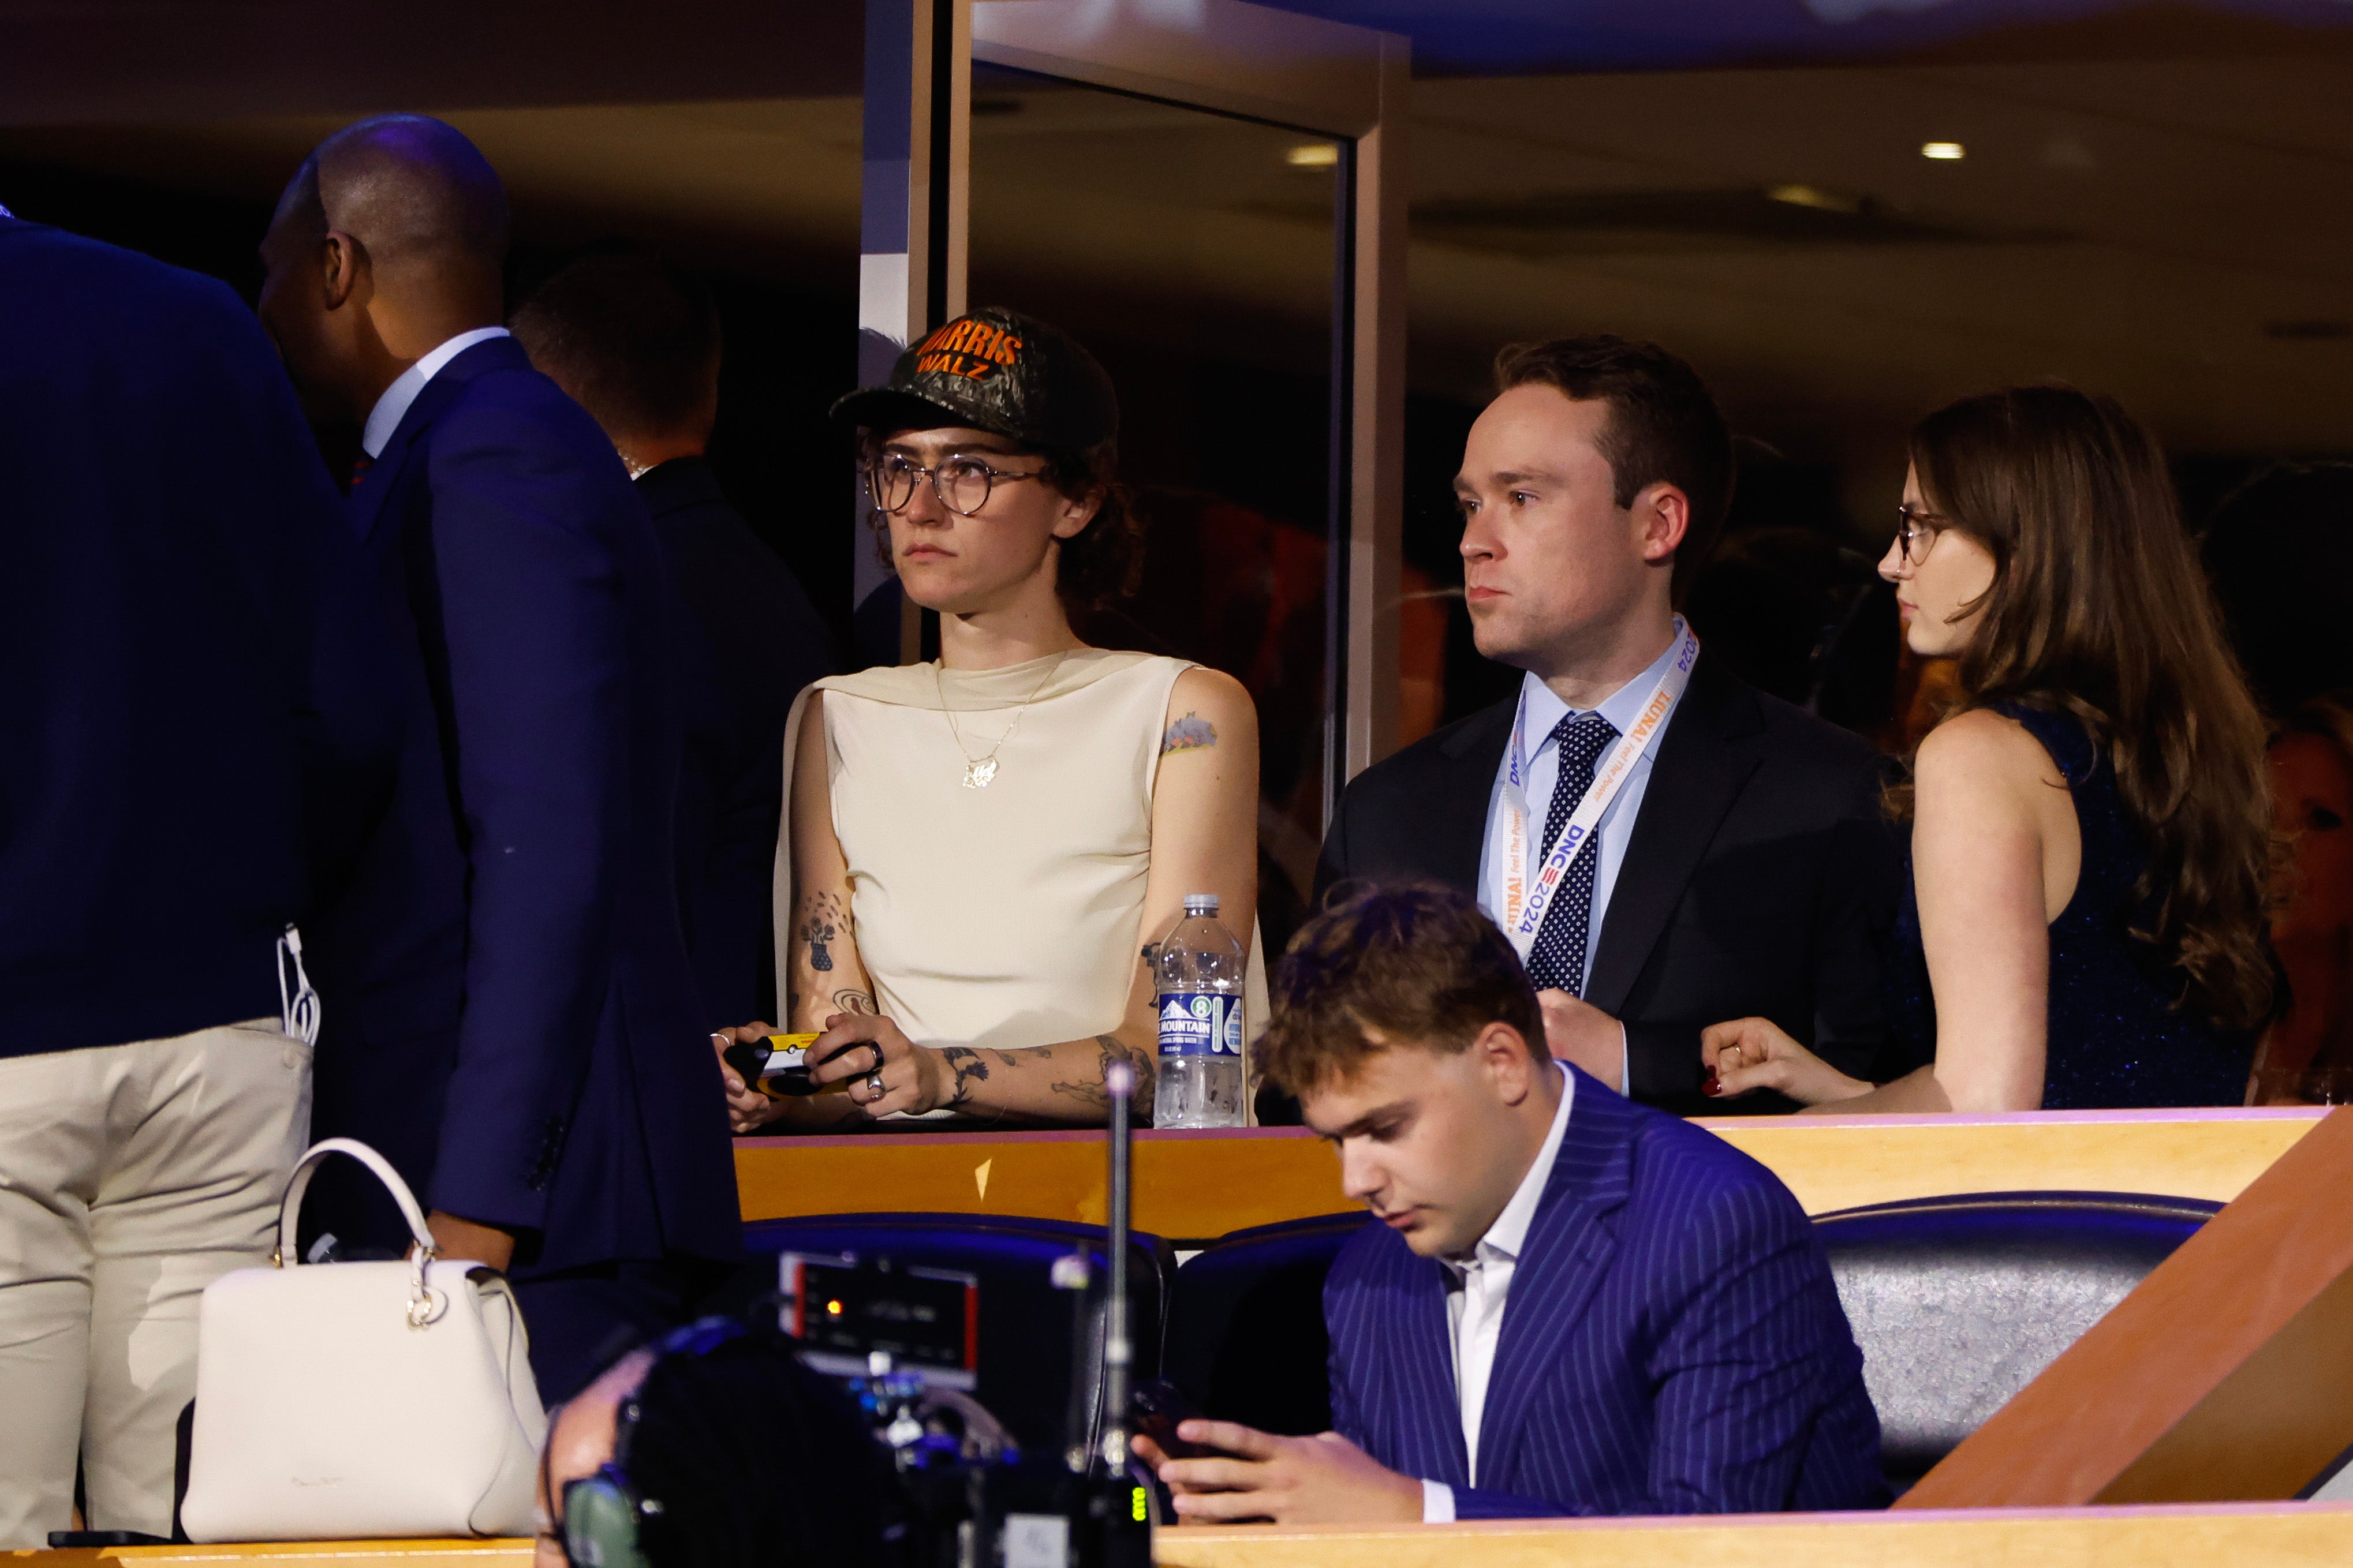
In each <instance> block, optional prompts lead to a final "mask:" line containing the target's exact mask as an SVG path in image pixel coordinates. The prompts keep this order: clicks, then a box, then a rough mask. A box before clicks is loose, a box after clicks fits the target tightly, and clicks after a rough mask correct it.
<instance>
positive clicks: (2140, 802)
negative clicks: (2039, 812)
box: [1911, 386, 2276, 1028]
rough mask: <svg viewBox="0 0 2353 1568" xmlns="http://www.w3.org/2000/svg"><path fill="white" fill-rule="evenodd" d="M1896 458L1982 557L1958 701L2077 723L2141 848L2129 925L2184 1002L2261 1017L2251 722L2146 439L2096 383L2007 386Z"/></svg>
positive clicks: (2266, 970) (1966, 405)
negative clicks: (1980, 609) (2176, 982)
mask: <svg viewBox="0 0 2353 1568" xmlns="http://www.w3.org/2000/svg"><path fill="white" fill-rule="evenodd" d="M1911 457H1912V464H1913V468H1914V469H1915V471H1916V472H1917V474H1918V475H1919V479H1920V488H1921V490H1922V492H1923V493H1924V494H1925V496H1926V499H1927V501H1928V504H1929V506H1930V508H1931V509H1933V510H1936V511H1938V512H1941V513H1943V514H1944V516H1945V518H1946V519H1947V520H1948V521H1947V524H1946V526H1947V527H1951V528H1954V529H1957V530H1958V531H1962V532H1964V533H1967V534H1968V535H1969V536H1970V537H1971V538H1973V539H1975V540H1976V541H1977V542H1978V543H1980V544H1982V545H1983V546H1984V547H1985V548H1986V550H1987V551H1988V552H1989V553H1990V554H1991V555H1992V556H1993V558H1994V564H1995V570H1994V580H1993V585H1992V586H1991V587H1990V588H1989V589H1988V590H1987V591H1986V593H1985V595H1984V596H1983V597H1982V598H1981V599H1980V600H1978V601H1977V603H1978V604H1981V605H1983V606H1984V618H1983V620H1982V621H1981V622H1980V623H1979V625H1978V629H1977V631H1976V633H1975V634H1974V635H1973V636H1972V637H1970V638H1969V642H1968V647H1967V648H1966V649H1965V650H1964V651H1963V653H1962V654H1961V658H1960V666H1959V670H1958V675H1959V688H1960V698H1959V700H1958V702H1957V705H1956V707H1955V709H1954V711H1956V712H1959V711H1964V710H1968V709H1972V708H1989V707H1992V706H1994V705H1995V704H1998V703H2014V704H2017V705H2019V706H2021V707H2027V708H2035V709H2041V710H2046V711H2054V712H2055V711H2063V712H2067V713H2072V714H2073V715H2074V716H2075V718H2076V719H2077V720H2078V721H2081V722H2082V724H2083V726H2084V730H2085V731H2087V732H2088V733H2089V734H2090V736H2091V738H2092V742H2093V744H2094V746H2096V747H2098V748H2099V749H2100V750H2101V751H2102V752H2105V754H2106V756H2107V757H2108V759H2109V761H2110V763H2111V765H2112V766H2113V768H2114V770H2115V773H2116V790H2117V793H2118V795H2121V796H2122V797H2123V801H2124V806H2125V811H2126V816H2128V817H2129V818H2130V819H2131V820H2132V822H2133V823H2134V824H2135V825H2136V826H2137V827H2138V828H2139V830H2140V832H2141V835H2142V837H2143V839H2144V841H2145V842H2146V843H2147V847H2148V864H2147V868H2146V869H2145V870H2144V871H2143V872H2142V874H2141V877H2140V880H2139V882H2138V884H2137V886H2136V888H2135V889H2134V894H2135V898H2134V909H2133V922H2132V926H2131V930H2132V934H2133V935H2134V936H2136V937H2137V938H2139V939H2140V940H2141V941H2143V942H2147V943H2149V944H2150V945H2151V946H2152V947H2154V948H2155V949H2156V950H2157V951H2158V954H2159V955H2161V956H2162V958H2163V961H2164V962H2165V963H2166V964H2167V965H2168V968H2170V969H2173V970H2178V971H2179V973H2180V975H2181V978H2182V980H2183V983H2184V984H2183V992H2184V994H2183V996H2182V1001H2183V1003H2184V1004H2185V1005H2190V1006H2193V1007H2195V1008H2196V1009H2197V1010H2198V1011H2199V1012H2200V1013H2203V1014H2204V1015H2206V1016H2209V1017H2211V1019H2212V1020H2213V1021H2214V1022H2215V1023H2217V1024H2218V1025H2221V1026H2223V1027H2226V1028H2252V1027H2254V1026H2258V1025H2260V1024H2261V1023H2263V1020H2264V1019H2265V1018H2267V1017H2268V1016H2270V1014H2271V1010H2272V996H2273V985H2274V968H2273V963H2272V958H2271V951H2270V948H2269V947H2268V946H2267V944H2266V943H2265V941H2264V931H2265V929H2266V926H2267V923H2268V921H2269V915H2270V905H2271V886H2272V874H2273V866H2274V856H2275V853H2276V851H2275V848H2274V839H2273V825H2272V811H2271V785H2270V779H2269V775H2268V773H2267V772H2266V769H2265V764H2264V760H2263V746H2264V739H2265V735H2264V725H2263V717H2262V715H2261V714H2260V713H2259V712H2258V711H2257V710H2256V708H2255V703H2254V700H2253V697H2251V696H2250V695H2249V694H2248V690H2247V683H2246V679H2245V678H2244V677H2243V676H2242V674H2241V673H2240V669H2239V664H2238V660H2237V659H2236V658H2234V657H2233V656H2232V652H2231V649H2230V646H2229V644H2228V643H2227V642H2226V641H2225V639H2224V637H2223V634H2222V629H2221V616H2220V615H2219V614H2218V613H2217V611H2216V609H2215V605H2214V603H2213V599H2212V596H2211V594H2210V593H2209V592H2208V589H2207V584H2206V579H2205V577H2204V575H2203V574H2202V573H2201V572H2200V569H2199V565H2198V560H2197V556H2196V554H2195V553H2194V552H2193V551H2192V549H2191V547H2190V542H2189V534H2188V531H2186V530H2185V529H2184V528H2183V526H2182V521H2181V514H2180V509H2179V502H2178V501H2177V500H2176V498H2175V493H2174V489H2173V481H2172V477H2171V475H2170V474H2169V473H2168V469H2167V468H2166V462H2165V454H2164V452H2163V451H2162V450H2161V449H2160V448H2159V447H2158V443H2157V438H2156V437H2154V436H2152V435H2151V434H2150V433H2149V432H2148V430H2147V427H2146V426H2143V425H2141V424H2140V422H2139V421H2137V420H2136V419H2134V418H2133V417H2132V416H2130V415H2128V414H2126V412H2125V411H2124V409H2123V408H2122V407H2121V406H2119V405H2117V404H2116V401H2115V400H2114V399H2112V398H2107V397H2094V396H2090V395H2085V394H2084V393H2081V392H2077V391H2075V390H2074V389H2073V388H2072V387H2065V386H2024V387H2011V388H2009V389H2007V390H2005V391H2001V392H1990V393H1987V394H1984V395H1981V396H1977V397H1968V398H1964V399H1962V400H1961V401H1960V402H1958V403H1955V404H1952V405H1948V406H1947V407H1945V408H1941V409H1939V410H1937V411H1936V413H1934V414H1931V415H1930V416H1928V417H1927V418H1926V419H1923V420H1922V421H1921V422H1920V423H1919V425H1918V426H1916V427H1915V428H1914V430H1913V432H1912V440H1911ZM1971 607H1972V608H1974V607H1975V606H1974V605H1972V606H1971Z"/></svg>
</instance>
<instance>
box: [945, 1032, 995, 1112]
mask: <svg viewBox="0 0 2353 1568" xmlns="http://www.w3.org/2000/svg"><path fill="white" fill-rule="evenodd" d="M997 1054H998V1055H999V1056H1002V1055H1004V1053H1003V1052H1002V1051H1000V1052H998V1053H997ZM940 1060H942V1061H944V1062H945V1063H947V1065H948V1070H949V1071H950V1072H952V1073H954V1074H955V1088H954V1089H951V1090H950V1091H949V1093H948V1109H950V1110H961V1109H962V1108H963V1107H964V1106H965V1104H967V1103H968V1102H970V1100H971V1099H972V1086H973V1085H974V1084H976V1083H984V1082H987V1079H988V1064H987V1062H985V1061H982V1060H981V1059H980V1053H979V1052H978V1051H976V1050H974V1049H973V1048H972V1047H970V1046H943V1047H940Z"/></svg>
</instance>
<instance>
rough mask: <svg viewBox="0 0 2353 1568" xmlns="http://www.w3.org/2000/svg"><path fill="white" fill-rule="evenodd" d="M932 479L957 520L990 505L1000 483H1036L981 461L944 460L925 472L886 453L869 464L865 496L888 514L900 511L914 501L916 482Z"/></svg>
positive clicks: (901, 455)
mask: <svg viewBox="0 0 2353 1568" xmlns="http://www.w3.org/2000/svg"><path fill="white" fill-rule="evenodd" d="M925 476H929V477H930V479H931V481H932V493H933V494H934V495H935V496H937V497H939V498H940V504H941V505H942V506H944V507H945V508H947V509H948V510H950V511H952V512H954V513H955V514H956V515H957V516H958V517H970V516H972V515H973V514H974V513H975V512H977V511H978V510H980V509H981V508H982V507H985V506H987V504H988V492H989V490H990V489H991V488H992V487H994V486H995V485H996V484H997V481H998V480H1000V479H1002V480H1006V481H1008V482H1010V481H1015V480H1019V479H1037V478H1039V475H1037V474H1034V473H1030V474H1023V473H1017V472H1015V471H1014V470H1012V469H1010V468H990V467H989V466H988V464H987V463H986V462H984V461H982V460H981V459H980V458H942V459H941V460H940V461H939V462H937V463H935V464H934V465H932V466H931V467H930V468H925V467H924V466H923V464H921V463H919V462H916V461H915V460H914V459H913V458H910V457H908V456H906V455H905V454H904V453H902V452H885V453H883V454H882V455H881V457H879V458H873V459H872V460H871V461H870V462H868V463H867V464H866V493H867V494H868V495H869V496H871V497H872V498H873V500H874V504H875V505H876V506H877V507H880V508H881V510H884V511H886V512H891V511H899V510H902V509H903V508H904V507H905V506H906V504H907V503H908V502H909V501H911V500H914V499H915V481H916V480H917V479H922V478H923V477H925Z"/></svg>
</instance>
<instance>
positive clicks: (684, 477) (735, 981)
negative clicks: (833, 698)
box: [638, 458, 833, 1028]
mask: <svg viewBox="0 0 2353 1568" xmlns="http://www.w3.org/2000/svg"><path fill="white" fill-rule="evenodd" d="M638 495H639V496H640V497H642V498H643V499H644V500H645V502H646V506H647V508H648V509H649V510H650V511H651V512H652V513H653V519H654V537H655V539H656V540H658V541H659V542H660V545H661V552H662V558H663V560H664V561H665V563H667V564H668V565H669V567H670V577H671V579H672V581H674V582H675V583H676V584H678V591H679V596H680V597H681V598H682V599H683V600H684V601H685V606H686V609H687V611H688V612H689V614H688V616H687V619H686V622H685V624H684V626H683V627H682V635H681V637H680V639H679V640H680V663H681V676H682V678H683V680H682V688H681V711H682V713H683V716H684V719H685V727H686V753H685V762H684V764H683V766H682V767H681V770H680V773H679V781H678V903H679V915H680V919H681V923H682V924H683V926H684V928H685V931H686V950H687V955H688V957H689V958H690V959H691V961H692V963H693V964H694V977H695V981H696V983H697V984H698V985H699V986H700V988H701V990H702V1017H703V1020H704V1021H705V1022H706V1023H707V1024H709V1025H710V1026H712V1027H713V1028H717V1027H720V1026H724V1025H728V1024H745V1023H749V1022H751V1021H752V1020H753V1019H754V1018H774V1017H776V944H775V942H774V939H773V934H772V933H773V931H774V928H775V915H774V913H773V911H772V910H771V907H770V901H769V896H768V895H769V881H770V877H771V874H772V872H773V870H774V868H775V865H776V826H777V822H778V819H779V818H780V817H781V816H782V815H783V811H784V777H785V775H784V767H783V757H784V744H785V720H786V716H787V715H788V714H789V713H790V712H791V710H792V706H793V699H794V697H796V696H797V695H798V694H799V692H800V689H801V688H803V687H805V686H807V685H808V684H809V683H810V682H811V681H813V680H817V679H819V678H821V677H824V676H828V675H830V674H832V673H833V653H832V649H831V648H830V647H828V639H827V637H826V635H825V625H824V623H823V622H822V621H820V620H819V619H818V613H817V608H816V606H815V605H811V604H810V603H809V600H808V595H807V594H805V593H803V592H802V591H801V585H800V583H799V581H798V580H797V579H796V578H795V577H794V576H793V574H792V568H790V567H788V566H786V564H785V563H783V562H782V561H781V560H779V559H777V557H776V552H775V551H773V550H771V549H769V548H768V547H767V546H766V545H765V544H763V543H761V542H760V541H759V540H758V539H757V538H756V537H754V534H753V532H752V531H751V529H749V528H748V527H746V526H745V525H744V520H743V519H742V518H741V517H739V516H737V515H736V512H735V509H734V508H733V507H731V506H729V505H728V504H727V498H726V497H725V496H723V495H722V494H721V493H720V490H719V477H718V476H717V475H716V474H713V473H712V471H711V465H710V464H709V463H706V462H704V461H703V460H702V458H673V459H672V460H671V461H670V462H667V463H664V464H662V465H661V466H660V467H659V468H651V469H649V470H648V471H646V472H645V473H642V474H640V475H638Z"/></svg>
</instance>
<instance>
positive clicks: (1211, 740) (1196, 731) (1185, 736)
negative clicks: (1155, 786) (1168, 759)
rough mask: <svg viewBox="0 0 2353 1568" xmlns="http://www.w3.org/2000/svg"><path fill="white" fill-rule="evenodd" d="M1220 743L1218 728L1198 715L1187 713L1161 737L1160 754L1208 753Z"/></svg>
mask: <svg viewBox="0 0 2353 1568" xmlns="http://www.w3.org/2000/svg"><path fill="white" fill-rule="evenodd" d="M1217 743H1218V727H1217V726H1216V725H1215V724H1212V723H1210V722H1209V721H1208V720H1207V719H1204V718H1202V717H1201V716H1200V714H1198V713H1187V714H1186V715H1185V717H1183V718H1182V719H1179V720H1177V721H1176V722H1175V723H1174V724H1171V725H1169V726H1168V732H1167V733H1166V734H1165V735H1163V736H1161V737H1160V754H1161V755H1162V756H1164V757H1165V756H1166V755H1167V754H1168V753H1169V752H1206V751H1208V749H1209V748H1210V747H1211V746H1214V745H1216V744H1217Z"/></svg>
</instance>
